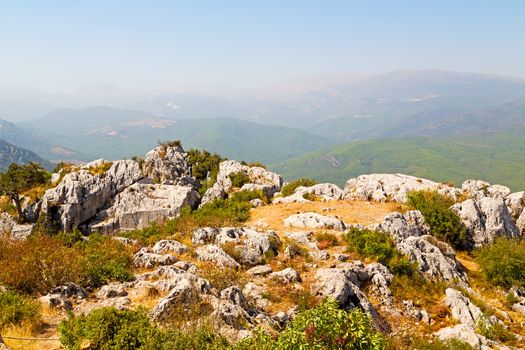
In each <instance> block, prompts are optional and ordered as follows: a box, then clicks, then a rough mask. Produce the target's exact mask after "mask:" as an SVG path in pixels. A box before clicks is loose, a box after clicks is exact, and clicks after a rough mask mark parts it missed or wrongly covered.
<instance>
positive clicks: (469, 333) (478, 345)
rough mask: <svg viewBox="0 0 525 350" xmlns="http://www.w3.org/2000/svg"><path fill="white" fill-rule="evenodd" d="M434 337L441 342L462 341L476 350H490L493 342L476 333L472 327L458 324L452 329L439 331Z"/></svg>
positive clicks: (447, 328)
mask: <svg viewBox="0 0 525 350" xmlns="http://www.w3.org/2000/svg"><path fill="white" fill-rule="evenodd" d="M435 335H436V336H437V337H438V338H439V339H441V340H451V339H458V340H461V341H464V342H465V343H467V344H468V345H470V346H471V347H472V349H476V350H490V349H492V348H493V347H492V346H491V345H492V343H493V342H491V341H490V340H488V339H487V338H485V337H484V336H482V335H481V334H478V333H476V330H475V329H474V327H473V326H471V325H468V324H458V325H456V326H453V327H446V328H443V329H440V330H439V331H438V332H436V333H435Z"/></svg>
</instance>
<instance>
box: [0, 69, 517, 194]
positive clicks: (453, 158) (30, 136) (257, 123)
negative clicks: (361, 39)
mask: <svg viewBox="0 0 525 350" xmlns="http://www.w3.org/2000/svg"><path fill="white" fill-rule="evenodd" d="M97 103H100V104H103V105H101V106H95V105H96V104H97ZM94 106H95V107H94ZM17 116H19V117H17ZM37 116H38V117H37ZM0 117H4V118H9V119H10V120H17V121H18V122H17V123H16V124H13V123H11V122H7V121H5V120H0V139H3V140H5V141H7V142H9V143H11V144H13V145H16V146H19V147H23V148H27V149H30V150H32V151H34V152H35V153H37V154H38V155H39V156H40V157H42V158H45V159H49V160H51V161H59V160H73V161H88V160H91V159H94V158H101V157H104V158H108V159H119V158H124V157H130V156H133V155H143V154H144V152H146V151H147V150H149V149H151V148H152V147H153V146H154V145H155V144H156V143H157V142H158V141H163V140H171V139H180V140H182V142H183V144H184V145H185V147H186V148H191V147H197V148H205V149H208V150H210V151H213V152H218V153H221V154H223V155H225V156H227V157H229V158H233V159H243V160H247V161H261V162H264V163H273V164H274V165H275V166H277V167H281V168H279V171H281V172H283V173H285V174H288V175H289V176H293V174H299V173H298V172H295V170H294V169H297V168H298V167H300V166H303V165H304V164H305V163H304V161H305V159H310V163H311V164H320V166H319V167H317V168H316V167H315V166H313V167H311V169H312V171H311V174H312V175H315V176H316V177H318V178H324V179H329V180H330V181H339V182H340V181H342V180H343V179H344V178H346V177H347V176H348V174H356V173H358V172H363V173H364V172H371V171H377V169H382V171H385V172H392V171H405V172H409V173H414V174H417V175H420V176H426V177H430V178H434V179H436V177H438V180H447V179H453V180H454V181H457V180H459V179H460V178H463V177H464V176H470V175H472V177H478V178H479V177H484V178H489V179H491V174H490V171H497V169H496V170H490V169H486V170H484V169H481V168H480V166H481V165H479V164H482V163H483V161H484V159H486V160H487V161H488V159H490V161H491V162H496V163H495V164H499V165H500V166H501V167H500V169H501V171H500V174H493V175H494V177H493V178H494V179H499V178H501V176H500V175H501V174H502V173H503V171H504V169H508V168H506V167H507V165H506V164H508V163H507V162H511V163H512V164H513V165H512V167H511V168H512V169H513V171H514V170H515V171H518V170H519V171H520V172H521V173H522V172H523V168H522V167H521V164H525V162H523V163H522V162H521V159H522V157H521V154H518V153H516V154H515V152H517V151H519V150H522V147H523V145H525V140H524V139H523V138H519V137H514V136H508V137H510V139H508V140H507V139H506V137H507V136H505V137H504V136H503V135H508V133H509V132H511V133H512V135H519V134H520V133H523V132H524V130H525V80H522V79H515V78H509V77H499V76H490V75H482V74H474V73H457V72H447V71H438V70H427V71H397V72H392V73H387V74H382V75H375V76H366V77H345V76H339V77H337V79H332V78H330V79H329V78H326V79H323V78H318V79H314V80H308V81H304V82H301V81H296V82H294V87H293V88H287V87H286V86H285V84H283V85H281V86H275V87H273V88H272V89H267V90H261V91H251V92H245V93H244V94H243V95H236V96H233V95H232V96H229V97H224V96H210V95H207V94H195V93H167V92H166V93H154V94H153V93H152V94H136V93H129V92H127V91H125V90H122V89H119V88H117V87H115V86H112V85H107V84H103V85H100V84H99V85H91V86H88V87H84V88H81V89H78V90H76V91H74V92H72V93H69V94H44V93H40V92H38V91H36V90H34V89H11V90H9V89H5V88H4V89H0ZM23 119H26V120H25V121H23ZM27 119H31V120H27ZM421 137H423V138H421ZM482 139H484V140H497V141H498V142H500V143H501V145H500V144H494V145H492V146H491V147H492V148H491V149H489V150H487V149H486V148H483V147H477V144H476V140H482ZM487 142H489V143H490V141H487ZM336 144H341V145H340V146H334V145H336ZM503 145H504V147H505V152H504V149H503V148H500V147H503ZM319 150H321V151H319ZM496 150H497V152H496ZM312 152H313V153H312ZM381 152H382V154H380V153H381ZM487 152H488V153H487ZM388 154H390V155H389V156H387V155H388ZM509 154H515V157H514V162H512V161H513V160H512V159H510V158H508V157H507V156H508V155H509ZM331 155H334V157H335V159H336V160H337V162H340V163H342V164H344V165H345V166H348V164H352V161H351V159H354V158H358V159H360V163H359V166H357V165H354V166H352V168H351V169H350V168H347V167H345V168H337V167H331V166H330V164H331V163H330V162H331V160H330V159H332V158H331ZM423 155H425V156H424V157H423ZM481 156H483V157H485V158H484V159H481V158H479V157H481ZM326 157H328V158H326ZM385 157H390V158H391V159H394V160H396V161H391V160H389V159H385ZM325 158H326V159H328V160H326V161H327V162H328V163H326V162H325V161H323V159H325ZM369 158H370V159H373V160H372V161H370V162H368V163H367V162H366V159H369ZM475 159H479V162H478V161H475ZM332 160H334V159H332ZM337 162H336V161H335V160H334V162H333V164H336V163H337ZM462 162H463V163H462ZM498 162H506V163H505V164H500V163H498ZM434 163H435V164H438V165H439V166H436V167H434V166H433V165H432V164H434ZM453 163H454V164H463V165H462V167H463V168H464V169H463V170H462V171H461V172H459V173H458V170H457V169H456V167H452V164H453ZM367 164H368V165H367ZM418 164H420V165H418ZM421 164H423V165H421ZM509 164H510V163H509ZM419 166H421V167H423V168H424V169H432V173H426V172H427V170H422V168H418V167H419ZM396 169H399V170H396ZM489 170H490V171H489ZM476 171H482V172H483V171H486V172H488V173H487V174H479V175H477V176H476V173H475V172H476ZM422 172H423V173H422ZM520 172H518V173H520ZM300 173H301V174H303V173H304V172H303V171H301V172H300ZM441 174H442V175H443V176H441ZM482 175H483V176H482ZM509 176H511V177H513V178H512V179H508V178H505V179H504V180H506V181H508V182H509V183H511V184H515V183H516V181H518V180H515V179H514V177H515V175H514V174H509ZM512 186H513V185H512Z"/></svg>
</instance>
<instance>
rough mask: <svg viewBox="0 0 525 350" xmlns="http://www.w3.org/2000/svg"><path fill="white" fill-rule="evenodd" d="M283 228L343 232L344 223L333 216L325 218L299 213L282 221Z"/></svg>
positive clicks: (319, 215) (323, 216)
mask: <svg viewBox="0 0 525 350" xmlns="http://www.w3.org/2000/svg"><path fill="white" fill-rule="evenodd" d="M284 226H286V227H296V228H315V229H330V230H338V231H343V230H345V229H346V225H345V223H344V222H343V221H342V220H341V219H339V218H338V217H335V216H325V215H321V214H317V213H301V214H295V215H292V216H289V217H288V218H286V219H284Z"/></svg>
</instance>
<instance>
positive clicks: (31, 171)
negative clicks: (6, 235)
mask: <svg viewBox="0 0 525 350" xmlns="http://www.w3.org/2000/svg"><path fill="white" fill-rule="evenodd" d="M48 179H49V174H48V172H47V171H46V170H45V169H44V168H42V166H41V165H40V164H38V163H33V162H30V163H29V164H27V165H20V164H16V163H11V165H9V168H8V169H7V171H6V172H5V173H3V174H0V192H2V193H3V194H5V195H7V196H9V197H10V198H11V199H12V200H13V202H14V203H15V206H16V210H17V212H18V221H19V222H24V221H25V219H26V218H25V216H24V212H23V211H22V201H21V197H20V196H21V194H22V193H23V192H25V191H27V190H29V189H31V188H32V187H34V186H37V185H42V184H45V183H46V182H47V181H48Z"/></svg>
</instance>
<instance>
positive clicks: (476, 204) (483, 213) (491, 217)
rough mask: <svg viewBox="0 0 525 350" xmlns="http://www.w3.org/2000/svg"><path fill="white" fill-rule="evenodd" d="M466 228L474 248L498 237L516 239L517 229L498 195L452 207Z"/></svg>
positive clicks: (471, 200)
mask: <svg viewBox="0 0 525 350" xmlns="http://www.w3.org/2000/svg"><path fill="white" fill-rule="evenodd" d="M452 210H454V211H455V212H457V213H458V215H459V217H460V218H461V220H462V221H463V223H464V224H465V226H466V227H467V229H468V230H469V233H470V237H471V239H472V241H473V244H474V247H481V246H483V245H484V244H487V243H491V242H492V241H494V239H495V238H496V237H498V236H505V237H517V236H519V235H520V231H519V229H518V228H517V227H516V225H515V224H514V222H512V217H511V215H510V213H509V210H508V208H507V206H506V205H505V201H504V199H503V198H502V197H500V195H497V196H496V197H482V198H480V199H478V200H475V199H468V200H466V201H464V202H461V203H458V204H455V205H454V206H452Z"/></svg>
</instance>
